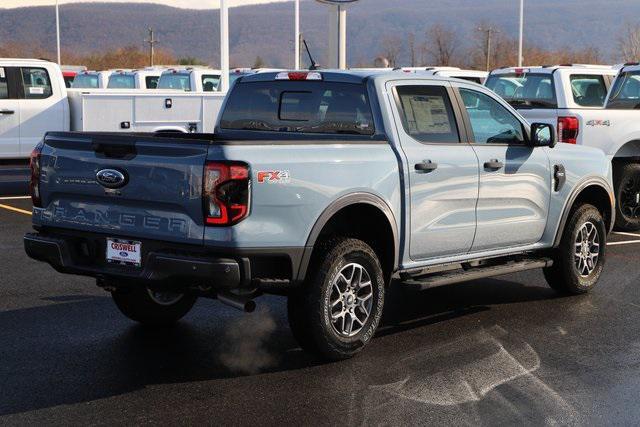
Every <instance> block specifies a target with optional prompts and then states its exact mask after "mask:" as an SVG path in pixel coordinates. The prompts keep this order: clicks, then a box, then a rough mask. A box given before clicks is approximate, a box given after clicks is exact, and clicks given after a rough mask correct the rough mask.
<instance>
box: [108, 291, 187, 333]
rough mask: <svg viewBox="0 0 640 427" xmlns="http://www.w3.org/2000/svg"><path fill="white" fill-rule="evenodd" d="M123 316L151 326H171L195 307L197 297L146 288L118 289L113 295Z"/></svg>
mask: <svg viewBox="0 0 640 427" xmlns="http://www.w3.org/2000/svg"><path fill="white" fill-rule="evenodd" d="M111 296H112V298H113V301H114V302H115V303H116V306H117V307H118V309H120V311H121V312H122V314H124V315H125V316H127V317H128V318H129V319H131V320H134V321H136V322H139V323H142V324H144V325H149V326H171V325H173V324H175V323H176V322H178V321H179V320H180V319H182V318H183V317H184V316H185V315H186V314H187V313H188V312H189V311H190V310H191V308H192V307H193V305H194V304H195V302H196V299H197V298H196V297H195V296H192V295H186V294H178V293H173V292H165V291H155V290H152V289H148V288H146V287H144V286H132V287H131V288H126V289H118V290H116V291H113V292H112V293H111Z"/></svg>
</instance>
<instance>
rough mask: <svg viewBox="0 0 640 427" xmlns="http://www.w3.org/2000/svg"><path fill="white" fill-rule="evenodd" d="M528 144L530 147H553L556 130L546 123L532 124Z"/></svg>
mask: <svg viewBox="0 0 640 427" xmlns="http://www.w3.org/2000/svg"><path fill="white" fill-rule="evenodd" d="M530 145H531V146H532V147H551V148H553V147H555V146H556V130H555V129H554V127H553V126H551V125H550V124H547V123H534V124H532V125H531V140H530Z"/></svg>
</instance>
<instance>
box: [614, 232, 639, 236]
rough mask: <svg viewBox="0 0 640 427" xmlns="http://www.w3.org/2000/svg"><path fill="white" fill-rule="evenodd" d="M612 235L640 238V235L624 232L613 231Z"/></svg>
mask: <svg viewBox="0 0 640 427" xmlns="http://www.w3.org/2000/svg"><path fill="white" fill-rule="evenodd" d="M613 234H618V235H620V236H631V237H640V234H636V233H626V232H624V231H614V232H613Z"/></svg>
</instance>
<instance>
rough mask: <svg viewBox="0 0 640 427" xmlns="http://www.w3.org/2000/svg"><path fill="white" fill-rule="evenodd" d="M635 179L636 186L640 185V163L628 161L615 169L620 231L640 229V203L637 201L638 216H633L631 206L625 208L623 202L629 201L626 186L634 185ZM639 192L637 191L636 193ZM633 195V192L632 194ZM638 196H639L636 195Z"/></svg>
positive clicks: (617, 219)
mask: <svg viewBox="0 0 640 427" xmlns="http://www.w3.org/2000/svg"><path fill="white" fill-rule="evenodd" d="M633 180H635V185H636V188H637V186H638V185H640V163H627V164H624V165H618V167H617V168H616V169H615V171H614V186H615V193H616V225H615V228H616V230H619V231H637V230H640V204H637V203H636V208H635V209H636V211H635V212H636V213H637V216H633V215H632V214H631V213H630V212H629V208H627V209H623V208H622V204H623V203H625V202H627V203H629V202H628V201H626V200H625V199H627V198H628V197H629V195H628V194H625V187H626V186H629V185H633V184H631V183H633ZM636 194H637V193H636ZM631 197H633V194H632V195H631ZM636 197H637V196H636Z"/></svg>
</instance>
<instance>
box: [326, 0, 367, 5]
mask: <svg viewBox="0 0 640 427" xmlns="http://www.w3.org/2000/svg"><path fill="white" fill-rule="evenodd" d="M316 1H317V2H318V3H324V4H332V5H337V6H341V5H345V4H349V3H355V2H357V1H359V0H316Z"/></svg>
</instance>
